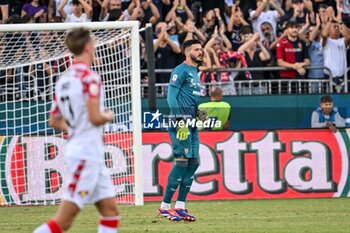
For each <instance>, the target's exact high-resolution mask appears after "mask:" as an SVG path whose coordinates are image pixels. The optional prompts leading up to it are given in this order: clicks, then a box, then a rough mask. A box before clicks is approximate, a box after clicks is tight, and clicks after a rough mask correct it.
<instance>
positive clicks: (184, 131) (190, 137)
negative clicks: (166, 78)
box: [158, 40, 205, 221]
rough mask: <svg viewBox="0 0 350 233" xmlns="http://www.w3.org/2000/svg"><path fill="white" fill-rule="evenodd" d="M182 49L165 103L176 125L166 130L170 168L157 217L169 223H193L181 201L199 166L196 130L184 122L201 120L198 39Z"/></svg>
mask: <svg viewBox="0 0 350 233" xmlns="http://www.w3.org/2000/svg"><path fill="white" fill-rule="evenodd" d="M183 50H184V53H185V55H186V60H185V62H183V63H182V64H180V65H179V66H177V67H176V68H175V69H174V71H173V73H172V74H171V77H170V82H169V89H168V98H167V100H168V104H169V107H170V110H171V114H172V115H173V116H174V119H173V120H174V121H175V123H176V126H174V127H170V128H169V134H170V138H171V142H172V146H173V157H174V165H173V167H172V169H171V171H170V174H169V177H168V183H167V186H166V191H165V195H164V198H163V202H162V203H161V206H160V208H159V209H158V214H159V215H161V216H163V217H165V218H167V219H170V220H172V221H181V220H186V221H195V220H196V218H195V217H194V216H193V215H191V214H189V213H188V212H187V210H186V208H185V202H186V196H187V194H188V192H189V191H190V188H191V185H192V182H193V176H194V173H195V172H196V170H197V168H198V166H199V161H198V158H199V137H198V129H197V127H189V126H188V125H186V122H187V120H188V119H196V117H201V118H202V119H201V120H203V119H204V118H205V114H204V113H202V112H198V104H199V97H200V79H199V77H198V71H197V66H198V65H199V64H201V62H202V61H203V49H202V46H201V43H200V41H199V40H188V41H185V42H184V44H183ZM178 187H179V195H178V198H177V201H176V204H175V208H174V209H172V208H171V199H172V197H173V195H174V193H175V191H176V189H177V188H178Z"/></svg>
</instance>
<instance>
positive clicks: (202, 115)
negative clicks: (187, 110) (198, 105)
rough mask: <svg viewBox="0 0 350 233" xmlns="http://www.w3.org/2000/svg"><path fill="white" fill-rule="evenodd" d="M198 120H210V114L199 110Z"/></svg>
mask: <svg viewBox="0 0 350 233" xmlns="http://www.w3.org/2000/svg"><path fill="white" fill-rule="evenodd" d="M197 119H198V120H200V121H203V122H204V121H206V120H208V113H207V111H205V110H198V111H197Z"/></svg>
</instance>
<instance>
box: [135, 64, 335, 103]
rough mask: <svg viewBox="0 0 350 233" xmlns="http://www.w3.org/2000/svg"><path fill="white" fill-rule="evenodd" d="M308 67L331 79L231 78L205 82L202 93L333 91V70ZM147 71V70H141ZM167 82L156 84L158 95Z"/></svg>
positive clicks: (144, 90) (144, 87)
mask: <svg viewBox="0 0 350 233" xmlns="http://www.w3.org/2000/svg"><path fill="white" fill-rule="evenodd" d="M306 69H308V70H310V69H323V70H327V71H328V73H329V79H269V80H243V81H236V80H231V81H228V82H216V83H203V84H202V86H203V89H202V95H203V96H205V95H208V94H210V87H211V86H215V85H220V86H221V87H222V88H223V91H224V95H271V94H313V93H333V87H334V86H336V84H335V83H334V82H333V76H332V72H331V70H330V69H329V68H327V67H323V66H312V67H311V66H309V67H306ZM282 70H288V69H286V68H283V67H252V68H240V69H236V68H228V69H216V70H209V71H208V72H216V73H220V72H235V73H238V72H245V71H282ZM171 72H172V69H156V70H155V73H156V74H159V73H169V74H170V73H171ZM141 73H147V70H141ZM167 86H168V84H167V83H162V84H160V83H158V84H156V92H157V97H164V96H166V93H167ZM141 90H142V96H143V97H146V96H147V94H148V93H147V91H148V84H142V85H141Z"/></svg>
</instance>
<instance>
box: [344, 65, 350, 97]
mask: <svg viewBox="0 0 350 233" xmlns="http://www.w3.org/2000/svg"><path fill="white" fill-rule="evenodd" d="M349 71H350V67H348V68H347V69H346V71H345V75H344V82H343V86H344V92H345V93H348V91H349Z"/></svg>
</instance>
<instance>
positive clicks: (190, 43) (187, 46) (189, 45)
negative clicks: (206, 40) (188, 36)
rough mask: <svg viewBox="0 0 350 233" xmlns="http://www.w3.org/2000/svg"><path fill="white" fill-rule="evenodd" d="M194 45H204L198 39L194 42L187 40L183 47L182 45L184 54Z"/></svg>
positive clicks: (193, 40)
mask: <svg viewBox="0 0 350 233" xmlns="http://www.w3.org/2000/svg"><path fill="white" fill-rule="evenodd" d="M194 44H200V45H201V44H202V43H201V42H200V41H199V40H197V39H192V40H186V41H185V42H184V43H183V45H182V52H183V53H185V51H186V49H188V48H191V46H192V45H194Z"/></svg>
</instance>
